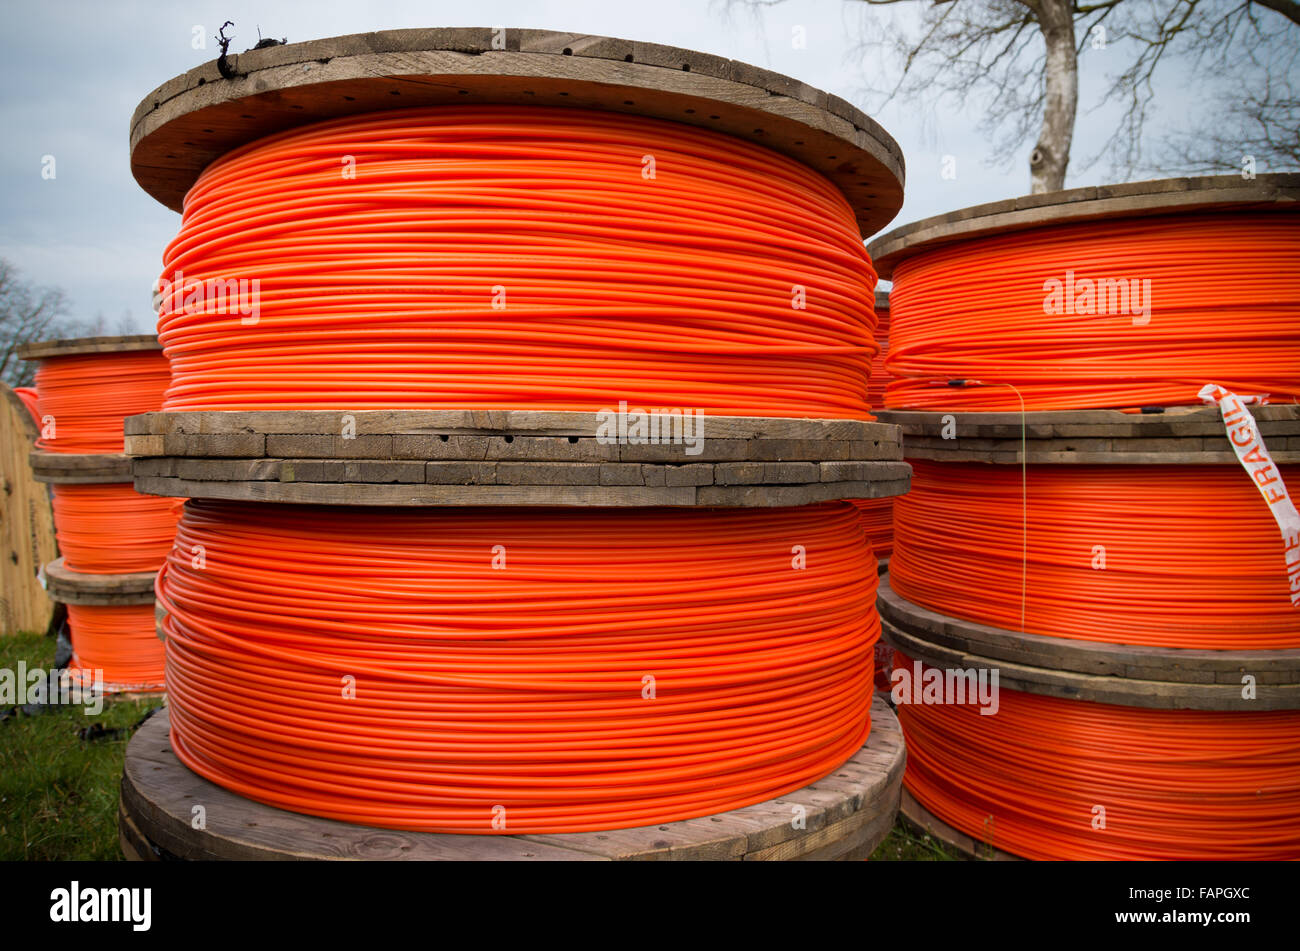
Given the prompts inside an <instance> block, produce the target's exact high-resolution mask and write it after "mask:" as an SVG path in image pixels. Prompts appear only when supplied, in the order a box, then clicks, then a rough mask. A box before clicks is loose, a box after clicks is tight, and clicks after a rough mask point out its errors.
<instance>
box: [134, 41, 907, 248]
mask: <svg viewBox="0 0 1300 951" xmlns="http://www.w3.org/2000/svg"><path fill="white" fill-rule="evenodd" d="M494 39H495V38H494V36H493V33H492V31H491V30H488V29H484V28H477V29H474V28H455V29H426V30H389V31H383V32H376V33H366V34H355V35H352V36H341V37H333V38H330V39H324V40H313V41H309V42H305V43H293V44H288V45H285V46H277V47H273V48H270V49H264V50H254V51H249V52H245V53H240V54H236V55H232V56H231V57H230V62H231V64H232V67H233V69H234V72H235V74H236V75H235V76H234V77H233V78H229V79H227V78H225V77H223V76H221V74H220V73H219V72H218V71H217V69H216V63H215V61H213V62H209V63H205V64H204V65H202V66H200V67H197V68H195V69H192V70H190V71H189V72H188V73H185V74H183V75H182V76H178V77H175V78H173V79H171V80H169V81H168V82H166V83H164V84H163V85H161V86H159V87H158V88H157V89H155V90H153V92H151V93H149V94H148V95H147V96H145V98H144V100H143V101H142V102H141V103H140V105H139V106H138V107H137V108H136V110H135V114H134V115H133V117H132V119H131V136H130V142H131V169H132V174H133V175H134V176H135V178H136V181H138V182H139V183H140V184H141V185H142V186H143V187H144V188H145V190H146V191H147V192H149V193H150V194H151V195H153V196H154V197H155V198H157V199H158V200H159V201H161V202H162V203H163V204H165V205H167V206H168V207H170V208H172V209H173V210H177V211H179V210H180V208H181V201H182V199H183V197H184V194H185V192H186V190H187V189H188V188H189V186H190V185H192V184H193V182H194V180H195V178H196V177H197V175H198V173H199V172H200V171H201V170H202V169H203V168H204V167H206V166H207V165H208V164H210V163H211V162H212V161H213V160H214V159H216V158H218V157H219V156H221V155H223V154H225V153H226V152H229V151H230V150H232V149H234V148H237V147H239V146H240V145H243V144H245V143H247V142H250V141H253V140H255V139H258V138H261V137H263V136H266V135H269V134H272V133H275V132H279V131H282V130H284V129H286V128H291V127H294V126H298V125H302V124H304V123H306V122H318V121H321V120H324V119H328V118H332V117H336V116H341V115H348V114H355V113H362V112H369V111H374V110H377V109H388V108H392V107H393V105H394V95H393V94H394V93H396V94H397V95H398V96H400V102H401V104H402V105H403V106H412V107H413V106H429V105H440V104H441V105H445V104H451V103H455V104H466V103H468V104H482V103H504V104H514V105H564V106H569V107H580V108H591V109H600V110H603V111H609V112H622V113H630V114H635V115H643V116H651V117H655V118H660V119H670V120H673V121H676V122H682V123H686V124H690V125H695V126H701V127H704V128H708V129H712V130H715V131H718V132H722V133H726V134H729V135H733V136H736V137H738V138H742V139H746V140H749V141H753V142H757V143H760V144H762V145H764V146H766V147H768V148H772V149H775V150H776V151H779V152H781V153H783V154H785V155H789V156H791V157H793V158H795V159H797V160H799V161H801V162H803V163H804V164H806V165H808V166H810V167H812V168H814V169H816V170H817V171H819V172H821V174H823V175H825V176H826V177H828V178H829V179H830V180H831V181H832V182H834V183H835V184H836V185H837V186H838V187H839V188H840V190H841V191H842V192H843V193H844V195H845V197H846V198H847V200H848V202H849V204H850V206H851V207H852V208H853V209H854V211H855V214H856V216H857V219H858V223H859V227H860V228H861V230H862V234H863V235H869V234H872V233H874V232H876V231H877V230H879V229H880V228H881V227H883V226H884V225H885V224H886V223H887V222H888V221H889V220H890V219H891V218H893V216H894V215H895V214H896V213H897V211H898V208H899V207H900V206H901V204H902V180H903V160H902V152H901V149H900V148H899V147H898V145H897V143H896V142H894V140H893V139H892V138H890V136H889V135H888V134H887V133H886V132H885V131H884V130H883V129H882V128H881V127H880V126H879V125H878V124H877V123H876V122H875V121H873V120H872V119H871V118H870V117H868V116H867V115H865V114H864V113H862V112H861V111H860V110H858V109H857V108H856V107H854V106H853V105H852V104H850V103H848V102H846V101H845V100H843V99H841V98H839V97H835V96H828V95H827V94H826V93H824V92H821V91H819V90H816V89H813V88H812V87H810V86H808V85H806V84H804V83H802V82H799V81H798V80H794V79H791V78H790V77H787V76H781V75H779V74H776V73H773V72H771V71H770V70H765V69H759V68H757V67H753V66H748V65H746V64H743V63H737V62H735V61H732V60H727V59H723V58H721V57H717V56H710V55H707V54H702V53H697V52H694V51H689V50H682V49H678V48H675V47H668V46H660V45H657V44H649V43H639V42H630V41H627V40H619V39H614V38H609V37H596V36H580V35H576V34H570V33H555V32H551V31H537V30H506V31H504V35H503V37H501V39H503V40H504V42H503V43H502V42H494ZM501 46H504V47H505V48H504V49H502V48H500V47H501ZM467 53H470V54H472V55H466V54H467Z"/></svg>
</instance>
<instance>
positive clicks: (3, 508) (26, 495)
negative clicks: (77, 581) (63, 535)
mask: <svg viewBox="0 0 1300 951" xmlns="http://www.w3.org/2000/svg"><path fill="white" fill-rule="evenodd" d="M0 393H2V394H3V396H2V397H0V481H2V482H3V487H4V494H3V496H0V633H3V634H15V633H17V632H19V631H44V630H45V629H46V627H48V626H49V623H50V616H51V611H52V608H53V605H52V604H51V602H50V600H49V598H47V597H46V596H45V592H44V591H43V590H41V584H40V579H39V574H40V567H41V565H43V564H45V563H46V562H47V561H49V560H50V559H52V558H53V557H54V556H55V553H56V548H55V540H54V519H53V516H52V515H51V512H50V497H49V492H48V490H47V489H46V487H45V486H44V485H42V484H41V483H39V482H37V481H36V480H35V479H34V478H33V476H32V472H31V469H30V468H29V467H28V465H27V457H28V455H29V453H30V452H31V448H32V444H33V443H34V442H35V440H36V437H37V435H38V430H37V427H36V424H35V421H34V420H33V419H32V416H31V414H30V413H29V412H28V410H27V408H26V406H25V405H24V403H23V401H22V400H20V398H19V397H18V396H17V395H16V394H15V393H14V391H13V390H11V389H10V388H9V387H7V386H3V387H0Z"/></svg>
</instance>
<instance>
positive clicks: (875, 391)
mask: <svg viewBox="0 0 1300 951" xmlns="http://www.w3.org/2000/svg"><path fill="white" fill-rule="evenodd" d="M876 345H877V346H878V347H879V348H880V349H878V350H877V351H876V355H875V357H873V358H872V360H871V375H870V376H869V377H868V378H867V403H868V404H869V405H870V406H871V408H872V409H880V408H882V407H884V405H885V385H886V384H887V383H889V372H888V371H887V370H886V369H885V358H886V357H887V356H889V308H888V307H878V308H877V309H876Z"/></svg>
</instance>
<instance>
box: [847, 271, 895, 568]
mask: <svg viewBox="0 0 1300 951" xmlns="http://www.w3.org/2000/svg"><path fill="white" fill-rule="evenodd" d="M876 342H877V345H878V346H879V347H880V349H879V350H878V351H877V352H876V356H875V358H874V359H873V360H872V361H871V376H870V377H869V378H868V379H867V402H868V404H870V406H871V407H872V408H873V409H876V408H879V407H881V406H884V405H885V384H886V383H887V382H888V379H889V378H888V374H887V373H885V366H884V364H885V357H886V356H887V355H888V354H889V292H888V291H876ZM853 504H854V505H855V506H857V508H858V514H859V515H861V516H862V527H863V529H865V530H866V533H867V538H868V539H870V540H871V548H872V550H873V551H874V552H875V553H876V557H877V558H879V559H880V560H881V561H882V563H883V562H887V561H888V559H889V556H890V553H891V552H892V551H893V550H894V500H893V499H892V498H888V499H855V500H854V501H853Z"/></svg>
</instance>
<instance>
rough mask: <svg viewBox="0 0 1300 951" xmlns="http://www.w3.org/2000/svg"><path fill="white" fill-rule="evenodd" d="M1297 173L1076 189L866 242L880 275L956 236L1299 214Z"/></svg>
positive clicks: (975, 210)
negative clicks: (1248, 213) (1228, 213)
mask: <svg viewBox="0 0 1300 951" xmlns="http://www.w3.org/2000/svg"><path fill="white" fill-rule="evenodd" d="M1297 202H1300V173H1295V172H1278V173H1272V174H1267V175H1260V176H1258V177H1256V178H1254V179H1251V180H1247V179H1243V178H1242V177H1241V176H1240V175H1213V176H1206V177H1200V178H1165V179H1156V180H1153V181H1146V182H1128V183H1125V184H1123V185H1100V186H1090V187H1088V188H1071V189H1068V190H1066V191H1059V192H1045V193H1042V194H1037V195H1024V196H1022V197H1020V198H1008V199H1006V200H1005V201H995V202H990V203H989V204H985V205H975V206H973V207H970V208H962V209H959V210H957V211H951V212H948V213H947V214H943V215H936V216H935V217H933V218H925V219H923V220H921V221H915V222H912V223H911V224H906V225H903V226H901V227H899V228H895V229H894V230H893V231H891V232H889V233H888V234H886V235H883V236H881V237H879V238H877V239H876V240H874V241H872V242H871V244H869V245H868V246H867V252H868V253H869V254H870V255H871V259H872V262H873V263H874V264H875V267H876V271H877V273H878V274H879V275H880V277H881V279H882V280H890V279H891V278H892V277H893V273H894V268H895V267H897V266H898V264H899V262H901V261H905V260H907V259H908V258H910V257H912V256H913V255H916V254H919V253H921V252H924V251H931V250H934V249H935V248H939V247H943V246H944V245H947V244H951V243H953V242H957V241H969V240H971V239H974V238H987V237H990V236H992V235H1000V234H1008V233H1010V232H1014V231H1024V230H1026V229H1029V228H1037V227H1042V226H1048V225H1063V224H1067V223H1073V222H1079V221H1095V220H1099V219H1118V218H1134V217H1146V216H1149V215H1172V214H1185V213H1197V212H1208V211H1225V210H1229V209H1235V208H1251V209H1266V208H1267V207H1268V206H1277V207H1279V208H1284V207H1289V208H1290V209H1291V210H1292V211H1296V212H1300V204H1297Z"/></svg>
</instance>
